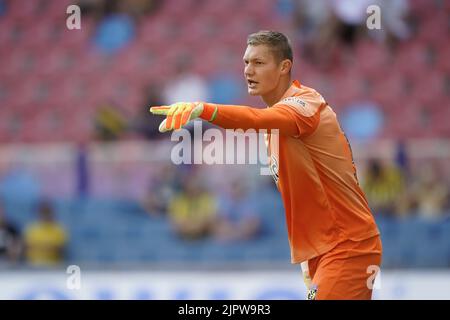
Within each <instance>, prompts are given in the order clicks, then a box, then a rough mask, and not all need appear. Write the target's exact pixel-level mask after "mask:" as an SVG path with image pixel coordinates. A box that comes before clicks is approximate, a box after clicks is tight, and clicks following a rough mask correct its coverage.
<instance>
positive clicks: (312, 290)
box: [307, 285, 317, 300]
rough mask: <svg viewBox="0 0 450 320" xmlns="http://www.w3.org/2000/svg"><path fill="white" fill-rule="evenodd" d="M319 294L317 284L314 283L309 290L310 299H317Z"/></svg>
mask: <svg viewBox="0 0 450 320" xmlns="http://www.w3.org/2000/svg"><path fill="white" fill-rule="evenodd" d="M316 295H317V285H312V286H311V288H310V289H309V290H308V298H307V299H308V300H316Z"/></svg>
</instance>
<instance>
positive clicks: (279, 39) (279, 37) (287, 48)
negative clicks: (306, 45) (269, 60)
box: [247, 30, 294, 62]
mask: <svg viewBox="0 0 450 320" xmlns="http://www.w3.org/2000/svg"><path fill="white" fill-rule="evenodd" d="M247 45H249V46H258V45H266V46H268V47H269V48H270V49H271V50H272V52H273V54H274V56H275V58H276V59H277V61H278V62H281V61H283V60H285V59H289V60H291V62H293V61H294V57H293V54H292V47H291V42H290V41H289V38H288V37H286V36H285V35H284V34H282V33H281V32H277V31H267V30H262V31H258V32H255V33H252V34H251V35H249V36H248V38H247Z"/></svg>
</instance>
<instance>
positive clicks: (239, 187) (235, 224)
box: [214, 180, 261, 242]
mask: <svg viewBox="0 0 450 320" xmlns="http://www.w3.org/2000/svg"><path fill="white" fill-rule="evenodd" d="M260 227H261V220H260V217H259V216H258V214H257V211H256V199H254V198H253V197H251V195H250V194H249V192H248V190H247V189H246V186H244V183H243V182H242V181H239V180H238V181H234V182H233V183H232V185H231V188H230V192H229V194H228V195H224V196H223V197H222V198H221V199H220V201H219V209H218V219H217V222H216V223H215V224H214V235H215V237H216V239H217V240H219V241H223V242H229V241H244V240H249V239H252V238H254V237H256V236H257V235H258V233H259V231H260Z"/></svg>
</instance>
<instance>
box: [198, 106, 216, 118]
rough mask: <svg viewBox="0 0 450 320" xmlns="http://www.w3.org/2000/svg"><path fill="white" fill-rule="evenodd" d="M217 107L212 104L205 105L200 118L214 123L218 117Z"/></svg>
mask: <svg viewBox="0 0 450 320" xmlns="http://www.w3.org/2000/svg"><path fill="white" fill-rule="evenodd" d="M217 109H218V108H217V105H216V104H212V103H203V112H202V114H201V115H200V118H202V119H203V120H206V121H209V122H211V121H214V119H215V118H216V116H217Z"/></svg>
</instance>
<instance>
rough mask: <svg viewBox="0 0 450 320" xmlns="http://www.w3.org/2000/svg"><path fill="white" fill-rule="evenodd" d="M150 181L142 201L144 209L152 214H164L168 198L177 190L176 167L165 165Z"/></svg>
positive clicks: (177, 173) (178, 187)
mask: <svg viewBox="0 0 450 320" xmlns="http://www.w3.org/2000/svg"><path fill="white" fill-rule="evenodd" d="M158 171H159V174H157V175H156V176H155V177H154V179H153V180H152V181H151V182H150V187H149V189H148V192H147V194H146V196H145V199H144V200H143V201H142V205H143V207H144V209H145V211H146V212H147V213H148V214H149V215H152V216H161V215H165V214H166V213H167V211H168V205H169V202H170V199H172V198H173V196H174V194H175V193H176V192H177V191H179V189H180V186H179V181H178V178H177V177H178V175H179V172H177V170H176V168H174V166H172V165H165V166H163V167H162V168H161V169H160V170H158Z"/></svg>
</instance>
